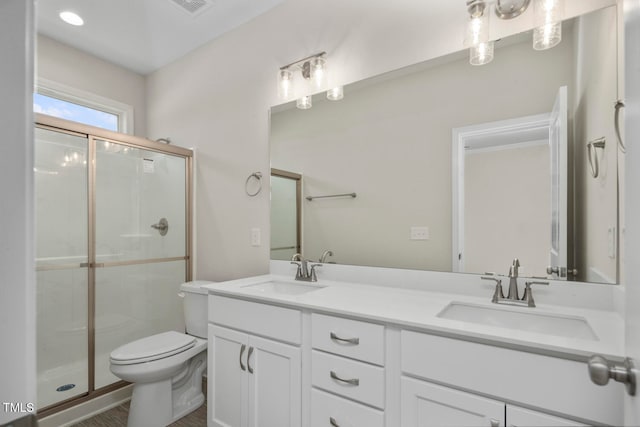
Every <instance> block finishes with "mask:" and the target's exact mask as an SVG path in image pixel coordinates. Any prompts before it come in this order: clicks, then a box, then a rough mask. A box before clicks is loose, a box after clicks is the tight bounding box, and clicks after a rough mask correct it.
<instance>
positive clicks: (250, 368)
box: [247, 347, 253, 374]
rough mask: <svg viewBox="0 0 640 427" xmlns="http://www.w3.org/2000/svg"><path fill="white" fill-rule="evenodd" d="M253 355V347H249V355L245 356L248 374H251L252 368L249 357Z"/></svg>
mask: <svg viewBox="0 0 640 427" xmlns="http://www.w3.org/2000/svg"><path fill="white" fill-rule="evenodd" d="M252 354H253V347H249V354H247V369H248V370H249V373H250V374H253V368H252V367H251V355H252Z"/></svg>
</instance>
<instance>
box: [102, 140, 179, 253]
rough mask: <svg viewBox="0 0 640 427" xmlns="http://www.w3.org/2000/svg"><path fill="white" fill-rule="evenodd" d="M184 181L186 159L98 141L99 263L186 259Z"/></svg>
mask: <svg viewBox="0 0 640 427" xmlns="http://www.w3.org/2000/svg"><path fill="white" fill-rule="evenodd" d="M185 179H186V161H185V159H184V157H178V156H172V155H169V154H163V153H158V152H154V151H149V150H143V149H139V148H134V147H129V146H127V145H123V144H118V143H114V142H110V141H104V140H96V262H98V263H109V262H113V261H133V260H148V259H160V258H172V257H184V256H185V254H186V227H185V220H186V213H185V206H186V182H185ZM162 218H164V219H166V221H167V227H168V228H167V229H166V231H167V232H166V234H164V233H163V230H162V226H161V225H159V224H160V220H161V219H162ZM154 225H155V226H156V228H154V227H153V226H154Z"/></svg>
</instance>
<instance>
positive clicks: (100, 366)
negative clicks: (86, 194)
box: [95, 139, 187, 389]
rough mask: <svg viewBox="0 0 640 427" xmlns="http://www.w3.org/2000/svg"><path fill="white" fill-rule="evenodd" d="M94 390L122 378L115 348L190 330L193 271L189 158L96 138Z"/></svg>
mask: <svg viewBox="0 0 640 427" xmlns="http://www.w3.org/2000/svg"><path fill="white" fill-rule="evenodd" d="M95 142H96V167H95V248H96V256H95V258H96V275H95V388H96V389H98V388H100V387H104V386H107V385H109V384H111V383H114V382H116V381H118V378H117V377H115V376H113V375H112V374H111V372H110V371H109V354H110V353H111V351H113V350H114V349H115V348H116V347H118V346H121V345H123V344H126V343H128V342H130V341H132V340H135V339H138V338H142V337H145V336H149V335H153V334H156V333H159V332H164V331H168V330H175V331H180V332H183V331H184V322H183V320H182V307H181V300H180V298H179V297H178V295H177V294H178V292H179V286H180V284H181V283H182V282H184V281H185V279H186V276H187V270H186V269H187V258H186V257H187V233H186V218H187V210H186V206H187V181H186V179H187V163H186V160H185V158H184V157H179V156H174V155H171V154H165V153H159V152H155V151H150V150H144V149H140V148H135V147H131V146H128V145H125V144H120V143H117V142H114V141H107V140H101V139H96V141H95Z"/></svg>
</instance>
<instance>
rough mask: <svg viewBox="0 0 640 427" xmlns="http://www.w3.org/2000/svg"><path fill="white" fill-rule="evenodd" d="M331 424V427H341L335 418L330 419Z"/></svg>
mask: <svg viewBox="0 0 640 427" xmlns="http://www.w3.org/2000/svg"><path fill="white" fill-rule="evenodd" d="M329 424H330V425H331V427H340V424H338V422H337V421H336V419H335V418H333V417H329Z"/></svg>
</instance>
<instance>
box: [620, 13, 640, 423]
mask: <svg viewBox="0 0 640 427" xmlns="http://www.w3.org/2000/svg"><path fill="white" fill-rule="evenodd" d="M623 8H624V15H625V16H624V24H625V40H626V43H625V64H626V65H625V76H626V81H625V104H626V108H625V116H626V117H625V132H624V133H625V137H624V139H625V141H626V146H627V154H626V159H625V162H626V168H625V170H626V174H627V175H626V179H625V182H626V183H627V185H626V191H625V203H626V212H625V218H628V220H627V224H626V230H625V232H624V238H625V246H626V248H625V257H626V260H625V262H624V265H625V292H626V305H627V307H626V312H625V316H626V344H627V346H626V347H627V356H628V357H630V358H632V359H634V360H635V363H636V366H638V364H640V269H639V268H638V264H639V263H638V261H639V260H640V255H639V254H640V192H639V191H638V183H639V182H640V147H639V146H638V143H640V71H639V70H640V44H638V42H637V41H638V40H640V0H625V1H624V5H623ZM639 394H640V393H639V392H636V396H634V397H632V396H628V395H626V400H625V424H626V425H640V397H639V396H638V395H639Z"/></svg>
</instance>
